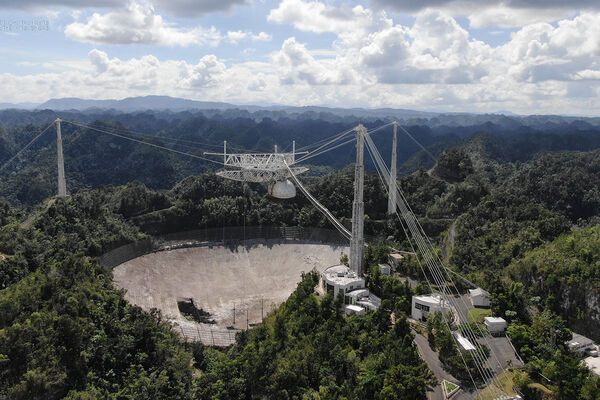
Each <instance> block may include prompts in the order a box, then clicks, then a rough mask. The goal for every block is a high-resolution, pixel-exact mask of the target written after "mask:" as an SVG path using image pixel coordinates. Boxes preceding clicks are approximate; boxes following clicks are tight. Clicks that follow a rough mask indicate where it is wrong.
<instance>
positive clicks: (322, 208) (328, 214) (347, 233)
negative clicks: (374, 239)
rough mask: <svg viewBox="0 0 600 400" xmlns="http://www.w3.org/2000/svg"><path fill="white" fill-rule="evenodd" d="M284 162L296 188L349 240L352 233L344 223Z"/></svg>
mask: <svg viewBox="0 0 600 400" xmlns="http://www.w3.org/2000/svg"><path fill="white" fill-rule="evenodd" d="M283 162H284V163H285V166H286V168H287V170H288V172H289V174H290V177H291V178H292V180H293V181H294V183H295V184H296V186H298V188H299V189H300V191H301V192H302V193H304V195H305V196H306V198H307V199H308V200H310V202H311V203H312V204H313V205H314V206H315V207H316V208H317V209H318V210H319V211H321V213H323V215H325V217H327V219H328V220H329V221H330V222H331V223H332V224H333V226H335V228H336V229H337V230H338V231H340V233H341V234H342V235H343V236H344V237H345V238H346V239H348V240H350V238H351V237H352V233H350V231H349V230H348V229H346V227H345V226H344V225H342V223H341V222H340V221H338V220H337V218H335V216H334V215H333V214H332V213H331V212H330V211H329V210H328V209H327V207H325V206H324V205H323V204H321V203H320V202H319V201H318V200H317V199H315V198H314V197H313V196H312V195H311V194H310V192H309V191H308V190H307V189H306V188H305V187H304V185H303V184H302V182H300V180H299V179H298V178H297V177H296V175H294V172H293V171H292V169H291V168H290V166H289V165H288V163H287V162H286V161H285V160H284V161H283Z"/></svg>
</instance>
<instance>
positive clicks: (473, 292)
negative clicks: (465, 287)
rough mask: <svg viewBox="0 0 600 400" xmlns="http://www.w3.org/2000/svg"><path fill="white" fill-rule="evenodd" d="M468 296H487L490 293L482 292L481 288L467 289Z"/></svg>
mask: <svg viewBox="0 0 600 400" xmlns="http://www.w3.org/2000/svg"><path fill="white" fill-rule="evenodd" d="M469 294H470V295H471V296H489V295H490V293H489V292H487V291H485V290H483V289H482V288H479V287H478V288H477V289H469Z"/></svg>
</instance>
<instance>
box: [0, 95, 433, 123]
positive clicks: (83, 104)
mask: <svg viewBox="0 0 600 400" xmlns="http://www.w3.org/2000/svg"><path fill="white" fill-rule="evenodd" d="M9 108H16V109H36V110H53V111H72V110H75V111H94V110H114V111H120V112H134V111H147V110H152V111H165V110H170V111H185V110H214V111H224V110H236V109H237V110H246V111H248V112H256V111H260V110H264V111H284V112H292V113H305V112H314V113H332V114H334V115H337V116H349V115H353V116H357V117H360V116H369V117H388V116H391V115H394V116H401V117H404V118H419V117H425V118H427V117H433V116H435V115H439V114H440V113H435V112H425V111H415V110H406V109H392V108H380V109H365V108H350V109H345V108H333V107H319V106H306V107H294V106H285V105H270V106H260V105H236V104H231V103H222V102H212V101H197V100H189V99H181V98H176V97H169V96H141V97H127V98H125V99H121V100H87V99H80V98H77V97H65V98H62V99H51V100H48V101H46V102H44V103H41V104H34V103H20V104H11V103H0V109H9Z"/></svg>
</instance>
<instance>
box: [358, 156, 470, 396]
mask: <svg viewBox="0 0 600 400" xmlns="http://www.w3.org/2000/svg"><path fill="white" fill-rule="evenodd" d="M367 150H368V152H369V155H370V156H371V159H372V160H373V164H375V167H376V169H377V173H378V176H379V179H380V180H381V184H382V186H383V188H384V190H386V192H388V188H387V185H386V182H385V181H384V178H383V173H382V172H381V171H380V170H379V168H380V166H379V164H378V163H377V162H376V161H375V156H374V155H373V152H372V149H371V147H370V146H368V145H367ZM390 190H391V189H390ZM396 216H397V217H398V220H399V221H400V226H401V227H402V230H403V231H404V235H405V236H406V238H407V239H408V243H409V245H410V248H411V250H412V252H413V254H414V255H415V258H416V259H417V264H418V265H419V268H420V269H421V272H422V273H423V277H424V278H425V280H426V281H427V286H428V287H429V290H430V291H431V293H434V289H433V285H432V284H431V281H430V280H429V278H428V276H427V273H426V272H425V269H424V268H423V263H422V262H421V260H420V258H419V256H418V253H417V251H416V249H415V247H414V245H413V241H414V240H415V239H414V238H413V239H412V240H411V235H409V234H408V231H407V230H408V229H409V227H408V225H406V226H405V221H404V220H403V219H402V218H400V215H398V213H397V212H396ZM442 321H444V323H445V324H446V327H447V328H448V331H449V332H452V329H451V327H450V322H449V321H448V320H447V318H446V317H445V316H442ZM450 336H451V337H452V339H453V342H454V344H455V345H456V346H457V347H458V342H457V340H456V338H455V337H454V335H452V333H450ZM459 354H460V358H461V360H462V362H463V364H464V366H465V368H466V369H467V373H468V374H469V378H470V380H471V383H472V384H473V387H474V388H475V392H476V393H478V392H479V389H478V388H477V385H476V384H475V379H474V378H473V375H472V374H471V371H470V370H469V367H468V365H467V361H466V360H465V358H464V355H463V354H462V353H461V352H460V351H459Z"/></svg>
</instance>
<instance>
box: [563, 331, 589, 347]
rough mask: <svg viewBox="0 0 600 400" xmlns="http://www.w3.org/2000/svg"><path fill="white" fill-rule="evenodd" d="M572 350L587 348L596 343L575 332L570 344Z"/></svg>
mask: <svg viewBox="0 0 600 400" xmlns="http://www.w3.org/2000/svg"><path fill="white" fill-rule="evenodd" d="M568 344H569V347H570V348H572V349H573V348H579V347H586V346H590V345H593V344H594V341H593V340H592V339H590V338H587V337H585V336H583V335H580V334H579V333H575V332H573V339H571V340H569V342H568Z"/></svg>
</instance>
